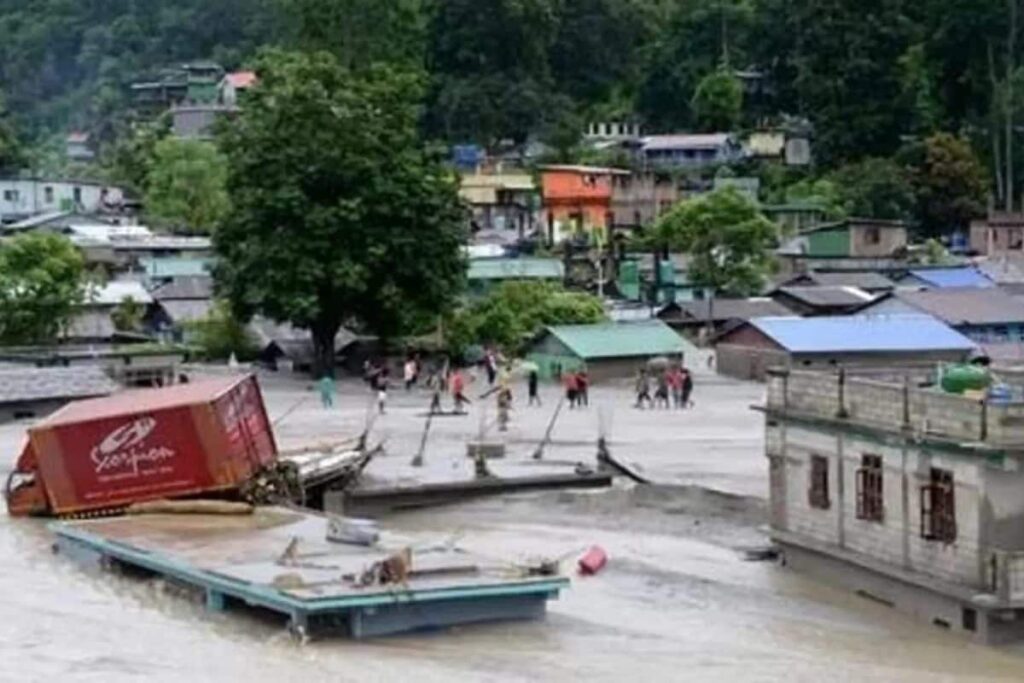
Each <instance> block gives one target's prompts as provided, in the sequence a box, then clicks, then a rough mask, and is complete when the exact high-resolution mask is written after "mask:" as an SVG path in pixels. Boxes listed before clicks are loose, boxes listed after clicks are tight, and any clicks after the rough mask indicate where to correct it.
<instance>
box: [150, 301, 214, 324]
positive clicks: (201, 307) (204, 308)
mask: <svg viewBox="0 0 1024 683" xmlns="http://www.w3.org/2000/svg"><path fill="white" fill-rule="evenodd" d="M160 306H161V308H163V309H164V311H166V312H167V317H169V318H170V319H171V320H173V321H174V322H175V323H186V322H194V321H196V320H203V319H204V318H206V317H207V316H208V315H209V314H210V309H212V308H213V301H212V300H211V299H167V300H164V301H161V302H160Z"/></svg>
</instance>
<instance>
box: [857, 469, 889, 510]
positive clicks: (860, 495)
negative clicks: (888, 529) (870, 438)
mask: <svg viewBox="0 0 1024 683" xmlns="http://www.w3.org/2000/svg"><path fill="white" fill-rule="evenodd" d="M884 518H885V508H884V505H883V502H882V456H880V455H867V454H865V455H863V456H861V461H860V469H858V470H857V519H864V520H867V521H869V522H881V521H882V520H883V519H884Z"/></svg>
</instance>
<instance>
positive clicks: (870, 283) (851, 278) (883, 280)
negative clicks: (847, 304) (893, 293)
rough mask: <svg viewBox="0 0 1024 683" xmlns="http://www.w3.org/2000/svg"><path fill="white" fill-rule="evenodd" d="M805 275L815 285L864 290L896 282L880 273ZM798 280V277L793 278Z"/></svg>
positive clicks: (892, 285) (891, 286)
mask: <svg viewBox="0 0 1024 683" xmlns="http://www.w3.org/2000/svg"><path fill="white" fill-rule="evenodd" d="M801 277H806V278H807V279H809V280H810V281H811V282H813V283H814V284H816V285H819V286H823V287H856V288H857V289H863V290H865V291H871V290H880V289H893V288H894V287H895V286H896V283H895V282H893V281H892V280H890V279H889V278H887V277H885V276H884V275H882V274H881V273H872V272H866V273H842V272H836V273H808V274H807V275H806V276H801ZM793 279H794V280H798V279H800V278H793Z"/></svg>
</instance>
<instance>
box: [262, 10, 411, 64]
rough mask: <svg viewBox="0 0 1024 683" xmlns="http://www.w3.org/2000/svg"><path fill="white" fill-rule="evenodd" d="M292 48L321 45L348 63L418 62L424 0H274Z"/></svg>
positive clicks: (312, 47)
mask: <svg viewBox="0 0 1024 683" xmlns="http://www.w3.org/2000/svg"><path fill="white" fill-rule="evenodd" d="M276 1H277V2H278V3H279V6H280V11H281V13H282V15H285V16H287V17H288V18H289V19H290V21H291V27H290V28H291V35H290V36H289V42H290V43H291V44H292V45H293V46H294V47H295V48H297V49H301V50H308V51H316V50H326V51H328V52H331V53H333V54H335V55H336V56H337V57H338V59H339V60H340V61H341V63H342V64H343V65H344V66H346V67H348V68H363V67H366V66H368V65H370V64H379V63H386V64H392V65H400V66H402V67H405V68H422V66H423V59H424V52H425V49H426V29H427V12H426V8H425V7H424V0H387V1H386V2H381V1H380V0H276Z"/></svg>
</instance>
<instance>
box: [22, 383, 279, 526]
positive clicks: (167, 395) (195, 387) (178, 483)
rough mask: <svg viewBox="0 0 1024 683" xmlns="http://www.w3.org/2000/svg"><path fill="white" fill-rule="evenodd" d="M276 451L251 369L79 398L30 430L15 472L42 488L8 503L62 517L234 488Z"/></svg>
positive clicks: (271, 461) (23, 508)
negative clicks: (248, 372) (247, 372)
mask: <svg viewBox="0 0 1024 683" xmlns="http://www.w3.org/2000/svg"><path fill="white" fill-rule="evenodd" d="M276 457H277V447H276V444H275V443H274V436H273V433H272V431H271V425H270V421H269V420H268V418H267V414H266V409H265V408H264V405H263V398H262V396H261V394H260V390H259V385H258V384H257V382H256V378H255V377H253V376H251V375H249V376H245V377H241V378H239V377H229V378H219V379H210V380H203V381H198V382H193V383H190V384H179V385H176V386H173V387H167V388H163V389H145V390H139V391H127V392H124V393H121V394H117V395H115V396H110V397H106V398H98V399H91V400H86V401H78V402H75V403H71V404H69V405H67V406H66V407H64V408H63V409H61V410H59V411H57V412H56V413H54V414H53V415H51V416H50V417H49V418H47V419H46V420H44V421H43V422H41V423H39V424H38V425H36V426H34V427H32V428H31V429H29V432H28V444H27V445H26V447H25V450H24V452H23V453H22V455H21V458H19V460H18V465H17V467H16V470H15V474H16V475H32V478H33V479H34V484H33V486H34V487H35V489H36V490H35V491H32V490H30V489H28V490H26V489H24V488H23V489H21V490H15V491H14V492H9V498H8V507H9V508H10V510H11V513H12V514H30V513H49V514H58V515H60V514H68V513H79V512H85V511H89V510H96V509H106V508H119V507H124V506H126V505H130V504H131V503H134V502H138V501H143V500H151V499H155V498H171V497H181V496H189V495H195V494H200V493H214V492H219V491H225V490H230V489H234V488H237V487H238V486H239V485H240V484H242V483H243V482H245V481H246V480H248V479H249V478H250V477H251V476H252V475H253V474H254V473H255V472H257V471H258V470H259V469H261V468H262V467H265V466H267V465H269V464H272V463H273V462H274V461H275V460H276ZM43 500H45V509H43V510H40V509H39V507H40V505H41V504H42V501H43ZM26 508H28V509H26Z"/></svg>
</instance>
